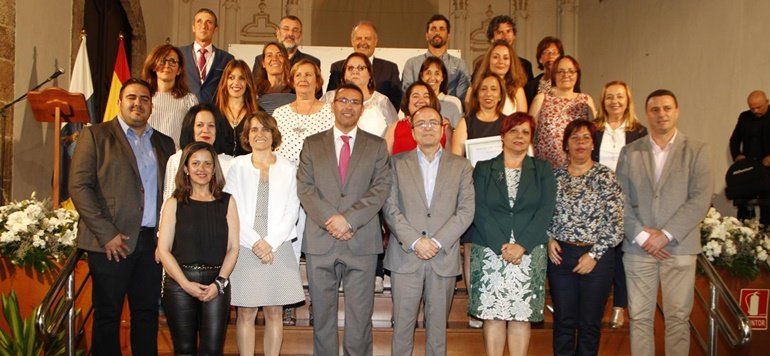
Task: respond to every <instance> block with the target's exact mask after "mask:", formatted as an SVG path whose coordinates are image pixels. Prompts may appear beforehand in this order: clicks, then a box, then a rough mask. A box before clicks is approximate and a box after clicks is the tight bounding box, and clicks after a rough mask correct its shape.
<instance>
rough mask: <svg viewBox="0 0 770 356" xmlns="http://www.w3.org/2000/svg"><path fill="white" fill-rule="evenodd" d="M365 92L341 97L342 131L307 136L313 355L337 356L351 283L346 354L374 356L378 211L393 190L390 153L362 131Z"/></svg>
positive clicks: (337, 104) (300, 178) (303, 186)
mask: <svg viewBox="0 0 770 356" xmlns="http://www.w3.org/2000/svg"><path fill="white" fill-rule="evenodd" d="M363 98H364V96H363V93H362V92H361V89H359V88H358V87H357V86H355V85H352V84H343V85H341V86H340V87H339V88H338V89H337V91H336V92H335V97H334V104H333V105H332V109H333V111H334V117H335V120H334V127H333V128H331V129H330V130H327V131H324V132H320V133H317V134H315V135H312V136H310V137H308V138H307V139H305V143H304V145H303V147H302V152H301V153H300V157H299V160H300V163H299V169H298V171H297V193H298V195H299V199H300V201H301V202H302V206H303V207H304V209H305V212H306V213H307V217H308V219H307V222H306V223H305V232H304V233H305V238H304V239H303V240H302V252H304V253H305V257H306V258H307V279H308V283H309V290H310V299H311V302H312V305H313V318H314V322H313V353H314V354H315V355H323V356H326V355H337V354H338V350H339V345H338V341H337V340H338V339H337V337H338V335H337V307H338V306H337V298H338V291H337V289H338V287H339V284H340V281H342V282H343V283H344V285H345V338H344V343H343V347H344V351H345V355H356V356H358V355H362V356H365V355H371V354H372V352H373V349H372V308H373V306H374V288H373V287H372V286H373V285H374V274H375V267H376V265H377V254H380V253H382V232H381V230H380V219H379V216H378V212H379V211H380V209H381V208H382V205H383V204H384V203H385V199H386V198H387V197H388V193H390V185H391V176H390V165H389V158H388V150H387V147H386V145H385V141H384V140H382V139H381V138H379V137H377V136H374V135H371V134H368V133H366V132H364V131H363V130H362V131H359V130H358V128H357V127H356V125H357V123H358V119H359V117H360V116H361V112H362V111H363Z"/></svg>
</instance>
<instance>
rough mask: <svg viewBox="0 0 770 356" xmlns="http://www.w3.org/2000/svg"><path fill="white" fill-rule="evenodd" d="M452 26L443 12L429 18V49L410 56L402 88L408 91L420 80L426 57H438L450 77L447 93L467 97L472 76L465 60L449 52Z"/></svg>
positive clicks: (405, 68)
mask: <svg viewBox="0 0 770 356" xmlns="http://www.w3.org/2000/svg"><path fill="white" fill-rule="evenodd" d="M450 30H451V26H450V24H449V19H447V18H446V16H444V15H441V14H436V15H433V16H431V18H430V19H428V23H427V24H426V26H425V41H427V42H428V50H427V51H426V52H425V53H424V54H421V55H419V56H416V57H412V58H409V60H407V61H406V64H405V65H404V74H403V76H402V77H401V88H402V89H403V91H406V88H408V87H409V85H411V84H412V83H414V82H416V81H418V80H420V67H421V66H422V62H424V61H425V58H428V57H431V56H433V57H438V58H441V61H442V62H444V66H445V67H446V70H447V73H448V78H444V80H445V81H447V94H449V95H452V96H455V97H458V98H461V99H462V98H465V92H467V91H468V88H469V87H470V86H471V77H470V75H468V68H466V66H465V61H463V60H462V59H460V58H458V57H455V56H453V55H451V54H449V53H447V49H448V43H449V33H450Z"/></svg>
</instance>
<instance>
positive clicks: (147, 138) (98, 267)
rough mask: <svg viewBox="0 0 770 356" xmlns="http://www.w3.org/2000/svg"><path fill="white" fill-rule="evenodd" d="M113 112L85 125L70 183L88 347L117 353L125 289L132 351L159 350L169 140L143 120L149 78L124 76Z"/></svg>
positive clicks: (148, 107) (171, 143)
mask: <svg viewBox="0 0 770 356" xmlns="http://www.w3.org/2000/svg"><path fill="white" fill-rule="evenodd" d="M118 105H119V106H120V113H119V114H118V116H117V117H116V118H115V119H113V120H111V121H107V122H104V123H101V124H96V125H93V126H90V127H86V128H84V129H83V132H82V133H81V134H80V136H79V137H80V138H79V139H78V144H77V146H76V148H75V154H74V156H73V157H72V165H71V167H72V168H71V171H70V179H69V189H70V193H71V194H72V201H73V202H74V203H75V205H76V207H77V210H78V213H79V214H80V222H79V223H78V236H77V241H78V248H82V249H84V250H87V251H88V268H89V269H90V271H91V278H92V280H93V292H92V293H91V298H92V302H93V306H94V326H93V335H92V339H91V352H92V353H93V354H94V355H97V356H98V355H120V333H119V330H120V315H121V312H122V310H123V300H124V299H125V298H126V296H128V305H129V307H130V308H131V351H132V353H133V354H134V355H157V354H158V299H159V298H160V284H161V266H160V265H159V264H157V263H155V259H154V255H155V247H156V245H157V244H156V239H155V233H156V231H157V226H158V214H159V212H160V207H161V204H162V203H163V201H162V198H163V176H164V173H165V172H166V162H167V161H168V157H169V156H171V155H172V154H174V141H172V140H171V138H169V137H168V136H166V135H164V134H162V133H160V132H159V131H156V130H153V128H152V127H150V125H148V124H147V120H148V119H149V118H150V113H151V112H152V93H151V92H150V87H149V85H148V84H147V83H146V82H145V81H143V80H140V79H136V78H131V79H129V80H127V81H126V82H125V83H123V88H122V89H121V90H120V99H119V100H118Z"/></svg>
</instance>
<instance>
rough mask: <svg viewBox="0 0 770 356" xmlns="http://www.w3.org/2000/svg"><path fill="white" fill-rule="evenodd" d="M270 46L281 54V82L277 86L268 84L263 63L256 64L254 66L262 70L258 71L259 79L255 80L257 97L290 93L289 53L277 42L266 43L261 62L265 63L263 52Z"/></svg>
mask: <svg viewBox="0 0 770 356" xmlns="http://www.w3.org/2000/svg"><path fill="white" fill-rule="evenodd" d="M270 46H275V47H276V48H278V51H280V52H281V55H282V56H283V68H282V74H281V78H282V79H281V80H282V85H279V86H275V87H274V86H273V85H272V84H270V80H269V79H267V68H265V66H264V65H263V63H257V64H256V65H260V66H262V70H261V71H260V76H259V78H256V79H255V83H254V87H255V89H256V92H257V95H258V96H262V95H264V94H271V93H288V92H290V91H291V87H289V78H290V74H289V73H290V72H291V67H290V65H291V64H290V62H291V61H289V52H288V51H287V50H286V47H284V46H283V45H282V44H280V43H278V42H275V41H273V42H268V43H266V44H265V46H264V47H262V61H263V62H264V61H266V60H267V59H265V51H267V48H268V47H270Z"/></svg>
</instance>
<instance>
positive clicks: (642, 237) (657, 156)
mask: <svg viewBox="0 0 770 356" xmlns="http://www.w3.org/2000/svg"><path fill="white" fill-rule="evenodd" d="M678 133H679V131H678V130H677V131H675V132H674V136H671V140H669V141H668V143H667V144H666V147H664V148H660V146H658V144H657V143H655V140H653V139H652V135H650V136H649V140H650V145H651V146H652V160H653V166H654V169H655V184H657V183H658V181H659V180H660V176H661V174H663V167H664V166H665V165H666V160H667V159H668V154H669V153H671V150H672V148H673V147H674V140H676V135H677V134H678ZM661 231H662V232H663V234H664V235H666V237H668V240H669V241H671V240H672V239H673V238H674V236H673V235H671V233H670V232H668V231H666V230H661ZM648 238H650V233H649V232H647V231H642V232H640V233H639V234H638V235H636V237H635V238H634V241H635V242H636V243H637V244H638V245H639V246H642V245H644V243H645V242H647V239H648Z"/></svg>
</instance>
